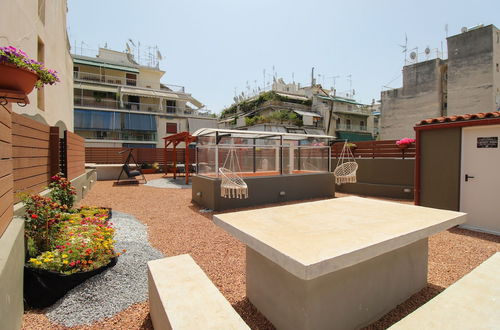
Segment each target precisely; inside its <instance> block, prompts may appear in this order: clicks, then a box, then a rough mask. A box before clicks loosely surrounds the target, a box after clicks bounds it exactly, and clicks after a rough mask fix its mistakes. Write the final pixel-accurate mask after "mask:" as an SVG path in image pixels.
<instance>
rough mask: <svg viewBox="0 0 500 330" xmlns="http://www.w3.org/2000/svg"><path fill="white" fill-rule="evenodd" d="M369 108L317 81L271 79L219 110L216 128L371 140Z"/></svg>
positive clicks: (372, 132) (371, 116) (372, 119)
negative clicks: (263, 87) (257, 90)
mask: <svg viewBox="0 0 500 330" xmlns="http://www.w3.org/2000/svg"><path fill="white" fill-rule="evenodd" d="M373 123H374V116H373V114H372V110H371V108H370V107H368V106H365V105H363V104H361V103H359V102H356V101H355V100H354V99H351V98H347V97H340V96H337V95H336V93H335V91H334V90H325V89H323V88H322V87H321V85H320V84H313V85H312V86H305V87H301V86H300V85H299V84H295V83H291V84H290V83H288V84H287V83H285V82H284V81H283V79H281V78H280V79H276V80H274V82H273V84H272V86H271V88H270V90H269V91H263V92H261V93H259V94H258V95H255V96H253V97H251V98H246V99H238V100H237V102H235V103H234V104H233V105H232V106H231V107H229V108H227V109H225V110H224V111H223V113H222V116H221V120H220V121H219V127H221V128H236V129H251V130H262V131H276V132H288V133H306V134H328V135H331V136H335V137H337V138H340V139H348V140H350V141H361V140H373V139H374V125H373Z"/></svg>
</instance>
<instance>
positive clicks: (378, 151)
mask: <svg viewBox="0 0 500 330" xmlns="http://www.w3.org/2000/svg"><path fill="white" fill-rule="evenodd" d="M396 141H397V140H384V141H353V142H351V143H354V144H355V145H356V147H355V148H354V149H351V150H352V152H353V155H354V157H355V158H403V159H405V158H415V144H412V145H410V146H409V147H408V148H405V149H400V148H399V147H398V146H397V145H396ZM343 146H344V143H343V142H338V143H335V144H334V145H333V146H332V157H334V158H337V157H339V156H340V153H341V152H342V147H343Z"/></svg>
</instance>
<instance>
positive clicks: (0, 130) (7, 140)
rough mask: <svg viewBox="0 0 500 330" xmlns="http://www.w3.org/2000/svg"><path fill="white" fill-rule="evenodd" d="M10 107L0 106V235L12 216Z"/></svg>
mask: <svg viewBox="0 0 500 330" xmlns="http://www.w3.org/2000/svg"><path fill="white" fill-rule="evenodd" d="M11 112H12V110H11V107H10V105H7V106H0V237H1V236H2V235H3V233H4V231H5V229H6V228H7V226H8V225H9V223H10V221H11V220H12V216H13V208H12V205H13V203H14V198H13V191H14V187H13V174H12V135H11V130H12V117H11Z"/></svg>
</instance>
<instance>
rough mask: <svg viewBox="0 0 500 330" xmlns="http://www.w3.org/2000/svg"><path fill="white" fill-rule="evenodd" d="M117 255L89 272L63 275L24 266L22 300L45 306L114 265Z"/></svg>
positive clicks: (39, 306) (28, 303) (40, 306)
mask: <svg viewBox="0 0 500 330" xmlns="http://www.w3.org/2000/svg"><path fill="white" fill-rule="evenodd" d="M117 261H118V257H114V258H113V259H111V261H110V262H109V264H107V265H106V266H103V267H101V268H98V269H94V270H92V271H90V272H82V273H75V274H71V275H65V274H61V273H57V272H53V271H50V270H45V269H39V268H32V267H28V266H26V265H25V266H24V300H25V302H26V304H27V305H28V306H30V307H34V308H45V307H48V306H50V305H52V304H54V303H55V302H56V301H58V300H59V299H61V298H62V297H64V295H65V294H66V293H67V292H68V291H69V290H71V289H73V288H74V287H76V286H77V285H79V284H81V283H83V282H84V281H86V280H87V279H89V278H91V277H92V276H95V275H97V274H100V273H102V272H103V271H105V270H106V269H108V268H111V267H113V266H114V265H116V263H117Z"/></svg>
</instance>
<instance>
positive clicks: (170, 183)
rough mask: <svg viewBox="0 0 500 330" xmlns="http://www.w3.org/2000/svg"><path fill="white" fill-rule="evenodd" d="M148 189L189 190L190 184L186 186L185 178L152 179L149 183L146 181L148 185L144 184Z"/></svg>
mask: <svg viewBox="0 0 500 330" xmlns="http://www.w3.org/2000/svg"><path fill="white" fill-rule="evenodd" d="M145 185H146V186H148V187H155V188H174V189H191V185H190V184H186V179H185V178H179V179H174V178H160V179H153V180H151V181H149V180H148V183H146V184H145Z"/></svg>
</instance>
